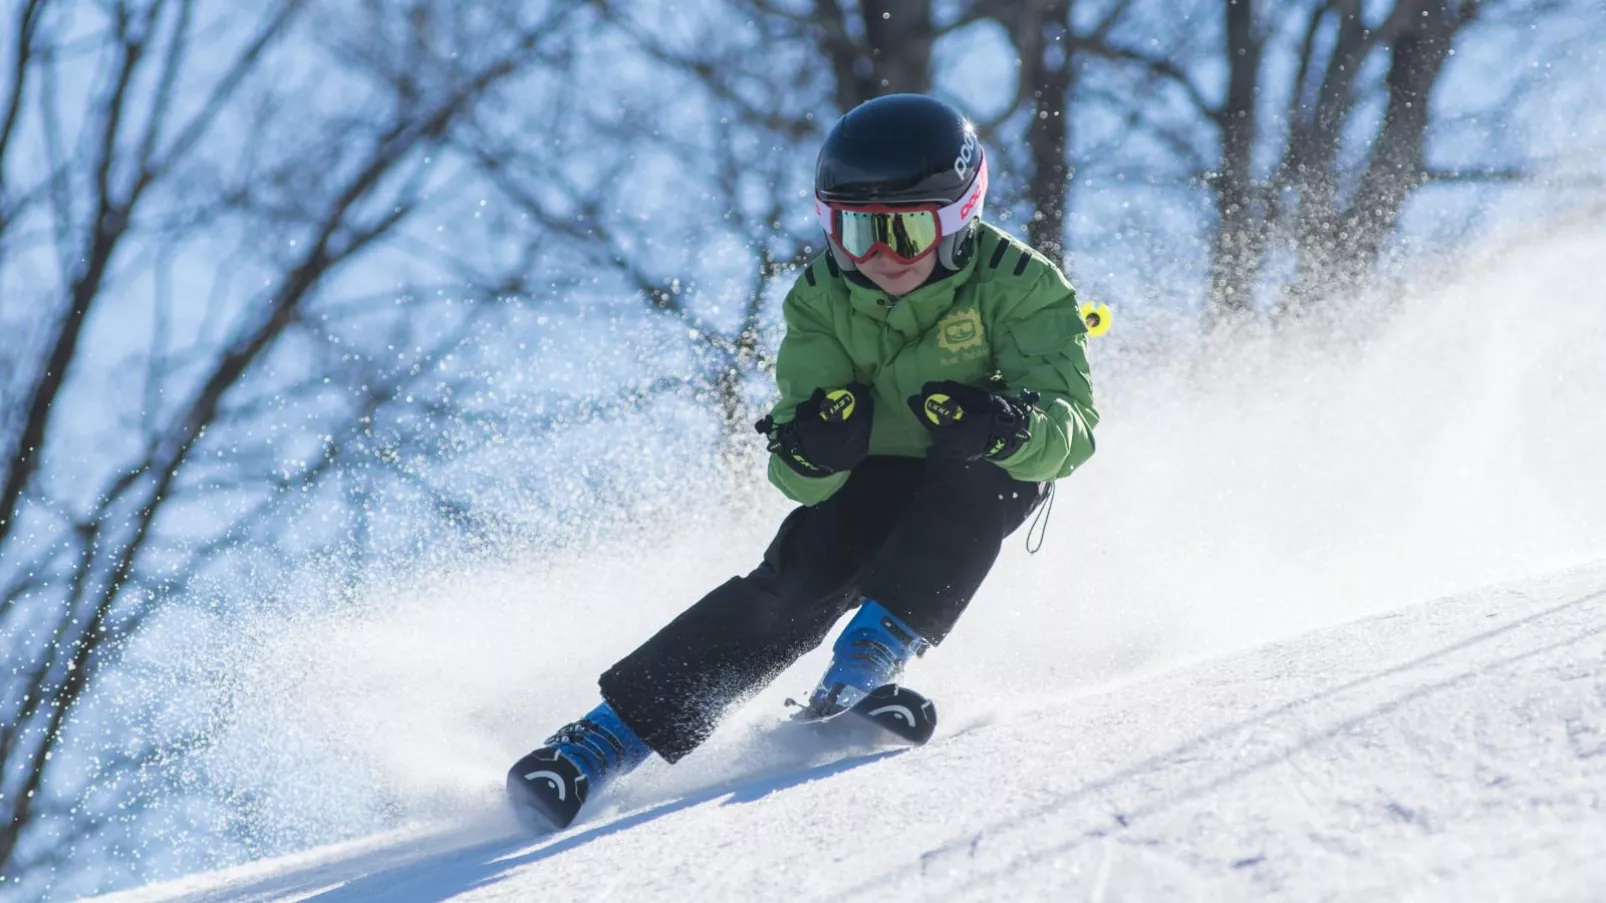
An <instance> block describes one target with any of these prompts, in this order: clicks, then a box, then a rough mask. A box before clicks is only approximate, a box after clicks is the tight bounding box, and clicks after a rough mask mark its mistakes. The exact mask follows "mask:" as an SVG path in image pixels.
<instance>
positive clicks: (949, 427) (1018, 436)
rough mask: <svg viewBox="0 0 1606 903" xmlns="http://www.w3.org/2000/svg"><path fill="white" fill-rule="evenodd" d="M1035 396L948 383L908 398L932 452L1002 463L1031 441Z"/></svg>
mask: <svg viewBox="0 0 1606 903" xmlns="http://www.w3.org/2000/svg"><path fill="white" fill-rule="evenodd" d="M1036 401H1037V393H1036V392H1030V391H1028V392H1022V393H1021V395H1020V396H1019V397H1018V398H1011V397H1009V396H1007V395H1001V394H999V393H997V392H989V391H987V390H986V389H978V388H976V387H975V386H967V385H965V384H964V383H958V382H954V381H953V380H951V379H945V380H943V381H942V382H930V383H926V384H925V385H924V386H923V387H921V389H920V394H919V395H911V396H909V408H910V409H911V410H913V411H914V412H915V416H916V417H918V418H920V425H921V426H924V427H925V428H926V429H928V430H931V450H932V452H933V453H934V454H938V455H943V456H945V457H950V458H961V459H963V460H966V461H975V460H977V459H978V458H987V459H988V460H992V461H1001V460H1003V459H1004V458H1007V457H1009V456H1010V455H1013V454H1014V453H1015V452H1017V451H1020V447H1021V446H1022V445H1024V444H1026V440H1028V439H1030V438H1031V437H1032V404H1033V403H1034V402H1036Z"/></svg>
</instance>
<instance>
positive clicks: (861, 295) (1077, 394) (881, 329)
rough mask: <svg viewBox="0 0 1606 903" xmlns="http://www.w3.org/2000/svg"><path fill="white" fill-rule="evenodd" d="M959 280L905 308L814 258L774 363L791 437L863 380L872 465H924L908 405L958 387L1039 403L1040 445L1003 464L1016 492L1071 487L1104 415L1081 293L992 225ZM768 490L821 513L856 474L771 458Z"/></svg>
mask: <svg viewBox="0 0 1606 903" xmlns="http://www.w3.org/2000/svg"><path fill="white" fill-rule="evenodd" d="M978 241H979V244H978V247H977V249H976V253H974V254H972V255H971V259H970V263H969V264H968V265H967V266H966V267H965V268H964V269H963V270H961V271H959V272H957V273H955V274H953V275H952V276H949V277H948V278H946V279H942V280H939V281H937V282H934V283H931V284H928V285H925V286H922V287H920V288H918V289H916V290H914V291H912V292H910V293H909V294H907V295H904V296H903V297H901V298H893V297H892V296H890V295H888V294H886V293H885V292H882V291H880V290H878V289H875V288H873V287H865V286H862V285H859V284H858V283H856V282H852V281H849V280H848V279H846V278H845V277H844V276H843V274H842V272H841V270H840V268H838V267H837V266H836V262H835V261H834V260H833V259H832V258H831V254H830V252H829V251H826V252H825V253H823V254H821V255H820V256H819V257H817V258H815V259H814V261H813V262H812V263H810V264H809V266H808V268H807V269H806V270H804V271H803V274H802V276H801V277H800V278H799V279H798V280H797V283H796V284H795V285H793V286H792V290H791V292H789V293H788V294H787V296H786V301H785V303H784V305H783V307H782V314H783V316H784V318H785V321H786V335H785V337H784V338H783V339H782V340H781V348H780V352H779V354H778V356H777V358H776V362H775V381H776V384H777V386H778V387H779V388H780V391H781V399H780V401H779V402H778V403H777V404H776V405H775V408H774V410H773V412H772V416H774V418H775V421H776V422H777V423H786V422H788V421H790V420H791V419H792V417H793V412H794V409H795V408H796V407H797V405H798V404H799V403H800V402H802V401H803V400H805V399H807V398H808V397H809V396H810V395H811V394H813V392H814V390H815V389H816V388H824V389H827V390H829V389H834V388H838V387H841V386H845V385H847V384H848V383H850V382H853V381H855V380H857V381H858V382H861V383H864V384H865V385H867V386H870V387H871V388H872V390H873V394H874V397H875V420H874V421H873V422H872V424H871V431H870V454H872V455H902V456H905V457H913V458H921V457H925V454H926V449H927V448H929V447H930V446H931V435H930V433H929V432H928V431H927V430H926V428H925V427H923V426H921V425H920V421H919V420H918V419H917V418H916V417H915V414H914V412H913V411H911V410H910V409H909V405H908V398H909V396H911V395H916V394H919V392H920V389H921V387H922V386H924V385H925V384H926V383H927V382H928V381H933V380H944V379H952V380H957V381H959V382H962V383H966V384H968V385H973V386H980V387H983V388H992V389H996V388H997V385H996V382H997V380H999V379H1001V380H1002V381H1003V383H1004V385H1005V386H1007V388H1008V391H1010V392H1012V393H1013V392H1019V391H1021V390H1023V389H1032V390H1035V391H1036V392H1038V393H1039V396H1040V397H1039V399H1038V402H1037V405H1036V407H1035V409H1034V410H1033V412H1032V426H1031V439H1030V440H1029V441H1028V442H1027V443H1026V444H1025V445H1023V446H1021V448H1020V450H1019V451H1017V452H1015V453H1014V454H1013V455H1010V456H1009V457H1008V458H1005V459H1003V460H1002V461H999V462H997V463H998V466H1000V467H1002V468H1004V470H1006V471H1008V472H1009V474H1010V475H1011V476H1013V477H1014V478H1015V479H1017V480H1024V481H1028V482H1043V481H1047V480H1056V479H1059V478H1060V477H1063V476H1066V475H1067V474H1069V473H1070V472H1071V471H1072V470H1074V469H1075V468H1077V467H1080V466H1081V465H1082V464H1083V463H1084V462H1085V461H1087V459H1088V458H1090V457H1092V456H1093V428H1094V427H1095V426H1097V425H1098V422H1099V415H1098V410H1097V409H1096V408H1095V407H1094V404H1093V387H1092V384H1091V383H1090V381H1089V377H1088V364H1087V325H1086V324H1085V323H1084V322H1083V321H1082V315H1081V312H1080V311H1079V310H1078V309H1077V301H1076V290H1075V289H1073V288H1072V287H1071V285H1070V283H1069V282H1068V281H1066V279H1065V276H1064V274H1062V273H1061V272H1060V271H1059V268H1058V267H1056V266H1054V265H1053V264H1052V263H1050V262H1049V261H1048V259H1047V258H1045V257H1043V256H1042V255H1041V254H1038V253H1037V252H1036V251H1034V250H1032V249H1031V248H1029V247H1027V246H1026V245H1025V244H1024V243H1022V242H1021V241H1019V240H1017V239H1015V238H1014V237H1012V236H1010V235H1009V234H1007V233H1005V232H1004V231H1002V230H1000V229H998V228H997V227H995V226H992V225H990V224H988V223H982V225H981V230H980V232H979V235H978ZM769 477H770V482H772V483H774V484H775V485H776V487H777V488H779V489H780V490H781V491H782V492H783V493H785V494H786V495H787V497H788V498H791V499H793V500H795V501H797V502H800V503H802V504H805V505H817V504H819V503H820V502H822V501H824V500H825V499H827V498H830V496H831V494H832V493H834V492H836V491H837V489H839V488H841V486H842V484H843V483H845V482H847V478H848V475H847V473H846V472H842V473H834V474H831V475H830V476H827V477H806V476H803V475H802V474H799V473H797V472H796V471H794V470H792V469H791V468H790V467H788V466H786V464H785V463H784V462H782V461H781V459H780V458H779V457H777V456H775V455H771V456H770V462H769Z"/></svg>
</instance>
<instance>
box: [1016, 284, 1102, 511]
mask: <svg viewBox="0 0 1606 903" xmlns="http://www.w3.org/2000/svg"><path fill="white" fill-rule="evenodd" d="M1032 296H1036V297H1032ZM1023 300H1026V301H1028V302H1030V303H1022V304H1019V305H1016V309H1017V310H1027V311H1030V313H1029V314H1027V315H1025V316H1024V317H1021V318H1019V319H1015V320H1013V321H1010V322H1006V323H1005V324H1003V330H1002V333H1003V335H1002V339H1001V342H1000V347H999V348H997V349H996V351H995V360H996V362H997V364H998V370H999V373H1000V374H1001V375H1002V376H1003V377H1004V380H1005V381H1006V382H1007V383H1008V384H1009V388H1010V390H1011V391H1018V390H1021V389H1033V390H1035V391H1036V392H1038V393H1039V395H1040V398H1039V399H1038V401H1037V409H1036V410H1035V411H1033V412H1032V427H1031V439H1029V440H1027V442H1026V444H1024V445H1022V446H1021V448H1020V450H1019V451H1017V452H1015V454H1013V455H1010V456H1009V457H1008V458H1005V459H1004V460H1002V461H1000V462H998V463H999V466H1000V467H1002V468H1004V470H1006V471H1008V472H1009V475H1010V476H1012V477H1014V478H1015V479H1017V480H1024V481H1027V482H1034V483H1035V482H1043V481H1046V480H1057V479H1059V478H1061V477H1064V476H1067V475H1068V474H1070V472H1071V471H1073V470H1075V469H1076V468H1078V467H1080V466H1082V464H1084V463H1086V461H1087V460H1088V459H1089V458H1091V457H1093V428H1094V427H1096V426H1098V422H1099V413H1098V409H1097V407H1095V405H1094V403H1093V385H1092V382H1091V379H1090V377H1089V372H1088V363H1087V324H1086V323H1084V322H1083V321H1082V314H1081V312H1080V311H1079V310H1078V309H1077V304H1076V291H1075V290H1074V289H1072V288H1071V286H1070V284H1069V283H1068V282H1066V281H1065V277H1064V276H1062V275H1060V273H1059V272H1058V271H1050V272H1048V273H1045V274H1044V277H1043V279H1042V281H1040V282H1038V283H1037V284H1036V285H1034V286H1033V287H1032V289H1031V291H1030V293H1029V296H1028V298H1027V299H1023Z"/></svg>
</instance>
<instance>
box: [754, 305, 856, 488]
mask: <svg viewBox="0 0 1606 903" xmlns="http://www.w3.org/2000/svg"><path fill="white" fill-rule="evenodd" d="M818 305H819V300H818V299H810V298H806V297H804V296H803V295H802V293H800V291H799V287H797V286H794V287H793V289H792V291H791V292H790V293H788V294H787V296H786V301H785V302H784V303H783V304H782V305H781V315H782V317H783V318H784V320H785V322H786V335H785V336H783V337H782V338H781V348H780V351H778V352H777V353H776V357H775V385H776V387H777V388H779V389H780V390H781V400H780V401H778V402H776V404H775V407H774V408H773V409H772V410H771V416H773V417H774V418H775V422H776V423H790V422H791V421H792V418H793V416H794V414H795V412H796V409H797V406H798V404H800V403H801V402H803V401H805V400H806V399H807V398H808V397H809V396H810V395H813V394H814V390H815V389H821V388H823V389H833V388H837V387H839V386H845V385H847V384H848V383H850V382H853V359H852V358H850V357H848V352H847V349H845V348H843V347H842V342H841V340H840V339H838V338H837V335H836V330H835V329H834V328H833V327H832V325H831V322H830V320H829V318H828V317H827V316H826V314H825V312H824V311H822V310H820V309H819V306H818ZM769 477H770V482H771V483H774V484H775V488H777V489H779V490H781V492H782V493H784V494H785V495H786V497H787V498H789V499H791V500H793V501H795V502H799V503H801V504H804V505H818V504H819V503H820V502H823V501H825V500H826V499H828V498H830V497H831V495H832V493H834V492H836V491H837V490H838V489H840V488H842V484H843V483H846V482H847V480H848V474H847V472H846V471H843V472H841V473H834V474H831V475H830V476H828V477H806V476H803V475H802V474H800V473H798V472H797V471H795V470H793V469H792V468H790V467H788V466H786V464H785V462H783V461H782V460H781V459H780V458H779V457H778V456H776V455H770V465H769Z"/></svg>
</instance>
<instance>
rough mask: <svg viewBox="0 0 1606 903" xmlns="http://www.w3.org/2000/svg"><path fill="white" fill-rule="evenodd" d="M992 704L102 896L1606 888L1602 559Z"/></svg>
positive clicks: (751, 734)
mask: <svg viewBox="0 0 1606 903" xmlns="http://www.w3.org/2000/svg"><path fill="white" fill-rule="evenodd" d="M998 702H999V704H998V705H997V706H992V707H988V708H987V709H986V710H981V709H979V708H978V707H976V706H975V705H974V704H961V705H957V706H950V707H948V708H947V709H946V710H945V711H944V713H943V714H944V716H945V718H946V721H945V724H944V726H943V728H942V729H941V730H940V731H939V734H938V737H937V738H936V739H935V740H934V741H933V742H932V743H931V745H929V746H927V747H925V748H923V749H919V750H910V751H896V752H886V751H883V752H880V753H875V754H856V755H850V756H847V757H845V758H842V757H838V758H836V759H835V760H834V761H833V760H831V757H830V756H826V755H823V754H820V753H819V752H818V751H816V753H815V754H813V755H810V754H808V753H805V752H800V751H797V750H788V749H785V748H783V747H781V746H779V745H778V744H777V743H776V742H775V741H774V739H773V736H774V735H773V734H771V733H768V732H766V731H764V730H763V729H762V727H763V725H765V724H766V723H768V718H767V717H766V718H755V719H749V720H748V721H746V722H744V723H743V726H742V727H739V728H738V729H737V730H735V731H734V732H726V734H725V735H724V736H723V738H722V739H721V740H720V745H719V746H718V748H715V749H714V750H712V751H711V752H709V753H708V754H707V757H706V760H707V761H706V762H705V764H704V765H702V766H699V765H698V763H697V760H698V758H699V757H703V756H704V753H702V752H699V754H698V755H696V756H693V757H692V758H691V759H689V760H687V762H686V763H683V765H682V766H680V767H677V768H676V769H669V768H667V767H664V766H662V765H661V764H659V763H654V764H653V765H651V766H649V767H648V768H647V769H644V770H643V772H640V773H638V774H637V775H633V776H632V778H631V779H630V780H631V782H632V783H633V784H634V785H635V786H634V788H632V787H629V786H621V787H620V788H618V790H619V791H620V792H619V793H618V794H617V795H616V798H617V799H618V801H619V802H617V803H616V804H615V805H614V806H612V807H608V806H604V807H602V808H600V809H599V810H598V811H596V812H594V813H592V814H591V815H590V816H589V817H588V818H586V819H585V820H584V821H583V822H582V823H580V824H578V825H577V826H575V827H574V828H573V829H571V830H570V831H568V832H566V833H564V834H562V835H559V836H555V837H552V838H548V839H544V840H540V841H531V840H529V839H524V838H520V837H519V836H517V835H516V833H514V829H513V828H512V826H511V825H510V823H509V822H508V821H507V820H506V819H505V817H504V816H503V815H502V813H501V812H500V811H498V810H497V809H496V807H495V806H494V805H492V804H490V802H489V801H488V803H487V807H486V809H485V811H484V812H483V813H482V815H481V816H480V817H479V818H475V819H469V820H468V821H466V822H463V823H459V824H454V825H448V826H444V827H442V828H439V829H434V830H430V831H424V832H414V833H408V834H397V835H392V836H387V837H378V838H374V839H370V840H366V841H362V842H358V843H355V844H348V845H344V846H339V847H330V848H324V849H321V850H315V851H312V852H310V853H306V854H301V855H298V856H295V857H291V858H287V859H283V860H278V861H269V862H262V863H257V864H254V865H251V866H247V867H244V868H240V869H236V870H232V871H227V872H221V873H216V874H212V875H201V876H196V877H193V878H189V879H185V880H183V881H181V882H178V883H173V884H167V885H162V886H158V887H153V888H148V889H145V890H141V891H136V892H132V893H126V894H120V895H116V896H114V897H109V898H106V899H107V900H116V901H119V903H136V901H156V900H182V901H190V903H201V901H221V900H263V901H265V900H304V899H315V900H319V901H331V903H332V901H387V903H405V901H424V900H443V899H452V900H541V901H555V900H587V901H590V900H603V899H606V900H621V901H630V900H670V899H674V900H714V899H724V900H760V899H788V900H815V899H843V900H855V899H864V900H876V901H882V900H888V899H930V900H939V899H940V900H955V899H978V900H979V899H1052V900H1084V899H1085V900H1107V901H1115V900H1159V899H1190V900H1195V899H1221V900H1244V899H1279V900H1281V899H1286V900H1312V899H1326V900H1378V899H1413V900H1445V901H1451V900H1455V901H1460V900H1470V899H1478V900H1502V899H1510V900H1525V901H1531V900H1599V899H1603V898H1606V856H1602V855H1601V852H1602V851H1603V850H1606V565H1601V566H1595V567H1590V568H1584V569H1580V570H1573V571H1568V572H1564V573H1562V574H1558V575H1554V576H1550V577H1546V578H1543V579H1534V580H1529V581H1526V582H1521V583H1514V584H1506V585H1503V586H1500V587H1497V588H1492V589H1487V590H1483V591H1479V592H1475V593H1470V594H1466V595H1461V596H1457V597H1454V598H1445V599H1438V600H1434V601H1431V602H1427V603H1425V604H1422V605H1419V606H1416V607H1412V608H1407V609H1403V610H1399V611H1396V612H1392V613H1388V614H1382V615H1377V616H1373V617H1370V618H1367V619H1364V620H1360V621H1356V622H1354V623H1350V624H1347V625H1343V626H1340V627H1336V628H1329V629H1325V630H1322V631H1318V632H1314V633H1308V634H1303V635H1300V636H1297V637H1294V638H1292V639H1288V640H1285V641H1282V642H1278V643H1275V644H1273V645H1269V646H1265V647H1263V648H1259V649H1254V650H1251V651H1246V652H1241V653H1237V654H1234V655H1231V656H1229V657H1226V658H1220V659H1216V660H1211V661H1205V662H1200V663H1195V664H1193V665H1190V666H1187V667H1182V668H1179V669H1176V670H1172V671H1168V672H1166V673H1161V674H1153V675H1148V676H1145V677H1142V678H1137V679H1132V680H1128V681H1126V682H1124V683H1123V684H1121V685H1118V686H1106V687H1101V688H1098V689H1097V690H1095V691H1089V692H1083V693H1079V694H1076V695H1066V696H1059V697H1057V698H1056V697H1053V696H1048V697H1043V698H1034V699H1015V700H1007V699H1006V700H999V701H998ZM708 763H718V765H719V768H720V770H721V771H723V772H724V773H723V774H720V773H717V772H716V771H715V770H714V769H713V768H711V767H709V765H708Z"/></svg>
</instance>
